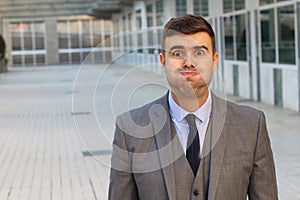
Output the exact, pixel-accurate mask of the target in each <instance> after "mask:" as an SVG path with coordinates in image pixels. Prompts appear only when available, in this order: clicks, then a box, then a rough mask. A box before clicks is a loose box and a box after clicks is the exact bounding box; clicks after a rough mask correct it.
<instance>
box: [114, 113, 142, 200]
mask: <svg viewBox="0 0 300 200" xmlns="http://www.w3.org/2000/svg"><path fill="white" fill-rule="evenodd" d="M116 124H117V125H116V129H115V136H114V141H113V154H112V158H111V172H110V184H109V193H108V199H109V200H136V199H139V198H138V192H137V187H136V183H135V180H134V177H133V174H132V173H131V156H130V152H129V151H128V150H127V145H126V139H125V133H124V132H123V131H122V128H120V126H121V123H120V119H119V118H117V123H116Z"/></svg>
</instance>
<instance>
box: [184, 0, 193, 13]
mask: <svg viewBox="0 0 300 200" xmlns="http://www.w3.org/2000/svg"><path fill="white" fill-rule="evenodd" d="M186 12H187V13H188V14H193V13H194V1H193V0H187V1H186Z"/></svg>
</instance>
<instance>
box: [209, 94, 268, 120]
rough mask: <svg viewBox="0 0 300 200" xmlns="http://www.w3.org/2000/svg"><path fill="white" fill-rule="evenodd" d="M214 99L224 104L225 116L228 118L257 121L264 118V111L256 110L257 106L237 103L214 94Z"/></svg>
mask: <svg viewBox="0 0 300 200" xmlns="http://www.w3.org/2000/svg"><path fill="white" fill-rule="evenodd" d="M214 99H215V101H216V102H217V104H221V105H224V107H225V108H226V111H225V112H226V116H227V117H229V118H230V119H237V120H238V121H240V120H248V121H253V120H255V121H257V120H260V119H262V118H265V116H264V113H263V112H262V111H261V110H258V109H257V108H253V107H251V106H247V105H241V104H237V103H235V102H232V101H229V100H227V99H223V98H220V97H217V96H214Z"/></svg>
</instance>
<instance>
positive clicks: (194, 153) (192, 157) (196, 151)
mask: <svg viewBox="0 0 300 200" xmlns="http://www.w3.org/2000/svg"><path fill="white" fill-rule="evenodd" d="M185 119H186V121H187V122H188V124H189V129H190V132H189V136H188V142H187V150H186V158H187V160H188V161H189V164H190V166H191V168H192V170H193V172H194V176H196V173H197V170H198V167H199V164H200V142H199V134H198V130H197V127H196V122H195V115H193V114H188V115H187V116H186V117H185Z"/></svg>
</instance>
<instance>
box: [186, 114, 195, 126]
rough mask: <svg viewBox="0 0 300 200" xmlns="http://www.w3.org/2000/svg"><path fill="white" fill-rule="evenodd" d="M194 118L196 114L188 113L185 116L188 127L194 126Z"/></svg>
mask: <svg viewBox="0 0 300 200" xmlns="http://www.w3.org/2000/svg"><path fill="white" fill-rule="evenodd" d="M195 118H196V116H195V115H194V114H188V115H187V116H186V117H185V120H186V121H187V123H188V124H189V126H190V127H194V126H196V122H195Z"/></svg>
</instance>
